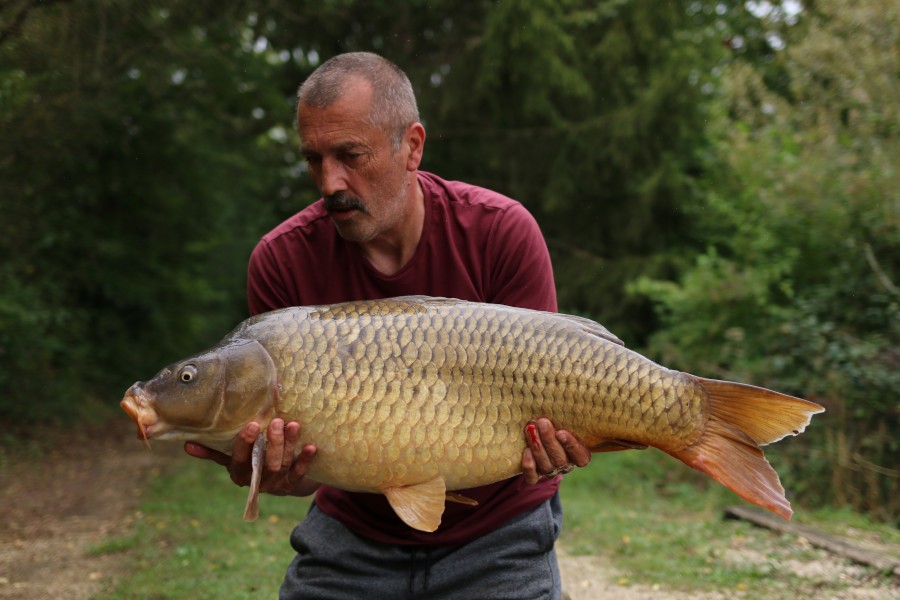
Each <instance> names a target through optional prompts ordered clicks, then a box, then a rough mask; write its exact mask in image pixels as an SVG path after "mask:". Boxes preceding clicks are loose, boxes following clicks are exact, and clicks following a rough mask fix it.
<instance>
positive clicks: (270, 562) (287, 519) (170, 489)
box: [94, 459, 308, 600]
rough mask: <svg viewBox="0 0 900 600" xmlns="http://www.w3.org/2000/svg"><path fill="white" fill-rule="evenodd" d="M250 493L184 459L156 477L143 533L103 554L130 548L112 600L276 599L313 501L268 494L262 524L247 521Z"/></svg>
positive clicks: (140, 522)
mask: <svg viewBox="0 0 900 600" xmlns="http://www.w3.org/2000/svg"><path fill="white" fill-rule="evenodd" d="M245 499H246V488H237V487H235V486H234V485H233V484H232V483H231V482H230V481H229V479H228V476H227V474H226V473H225V470H224V469H221V468H212V465H203V464H196V463H195V462H194V461H191V460H188V459H184V460H178V461H175V463H173V466H172V467H171V468H170V469H167V470H166V471H164V472H162V473H158V472H157V473H154V476H153V477H152V479H151V482H150V489H149V490H148V492H147V493H146V496H145V500H144V501H143V502H142V503H141V510H140V513H139V514H138V515H137V519H136V526H135V531H134V532H133V533H131V534H129V535H128V536H127V537H124V538H120V539H116V540H112V541H110V542H108V543H106V544H104V545H103V546H102V547H97V548H95V549H94V552H95V553H104V552H119V551H122V550H123V549H129V550H130V552H129V558H128V561H129V563H128V567H127V569H126V575H124V576H123V577H122V579H121V580H120V581H119V583H118V586H117V588H116V590H115V591H114V592H113V593H111V594H108V595H106V596H104V598H111V599H117V598H122V599H129V600H132V599H148V600H150V599H152V600H162V599H168V600H175V599H181V598H183V599H189V598H190V599H197V600H203V599H206V598H209V599H213V598H215V599H225V598H234V599H238V598H267V599H268V598H275V597H277V596H278V587H279V585H280V584H281V579H282V578H283V577H284V572H285V570H286V568H287V565H288V563H289V562H290V560H291V559H292V558H293V555H294V553H293V550H292V549H291V547H290V545H289V544H288V535H289V534H290V530H291V528H292V527H293V525H294V524H296V523H297V522H299V521H300V519H301V518H302V517H303V515H304V514H306V511H307V509H308V501H306V500H305V499H296V498H294V499H290V498H277V497H274V496H264V497H263V498H261V500H260V513H261V514H260V519H259V520H258V521H256V522H253V523H245V522H244V521H243V520H242V518H241V515H242V513H243V507H244V500H245Z"/></svg>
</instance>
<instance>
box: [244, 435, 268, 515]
mask: <svg viewBox="0 0 900 600" xmlns="http://www.w3.org/2000/svg"><path fill="white" fill-rule="evenodd" d="M265 457H266V433H265V431H262V432H261V433H260V434H259V435H258V436H256V441H255V442H254V443H253V454H252V455H251V458H250V465H251V468H252V469H253V470H252V471H251V473H250V492H249V493H248V494H247V504H246V505H244V520H245V521H255V520H256V519H258V518H259V482H260V480H261V479H262V466H263V463H264V462H265Z"/></svg>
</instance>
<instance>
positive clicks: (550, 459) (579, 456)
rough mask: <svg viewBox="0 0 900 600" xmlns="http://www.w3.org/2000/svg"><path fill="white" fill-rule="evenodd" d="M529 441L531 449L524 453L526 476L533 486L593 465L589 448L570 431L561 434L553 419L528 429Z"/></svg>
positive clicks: (532, 425) (540, 420) (541, 419)
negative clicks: (590, 464)
mask: <svg viewBox="0 0 900 600" xmlns="http://www.w3.org/2000/svg"><path fill="white" fill-rule="evenodd" d="M525 440H526V443H527V444H528V447H527V448H525V452H523V453H522V474H523V475H525V481H526V482H528V483H530V484H535V483H537V482H538V481H540V479H541V477H554V476H556V475H558V474H559V473H568V472H569V471H571V470H572V469H573V468H574V467H576V466H577V467H584V466H587V464H588V463H590V462H591V451H590V450H588V448H587V446H585V445H584V444H582V443H581V442H579V441H578V440H577V439H576V438H575V436H574V435H572V434H571V433H569V432H568V431H565V430H563V429H560V430H559V431H557V430H556V429H555V428H554V427H553V423H551V422H550V420H549V419H546V418H540V419H538V420H536V421H533V422H531V423H529V424H528V425H526V426H525Z"/></svg>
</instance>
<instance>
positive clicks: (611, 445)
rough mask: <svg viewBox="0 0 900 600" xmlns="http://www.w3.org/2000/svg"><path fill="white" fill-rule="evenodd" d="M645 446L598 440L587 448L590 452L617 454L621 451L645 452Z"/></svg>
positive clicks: (627, 442) (623, 441)
mask: <svg viewBox="0 0 900 600" xmlns="http://www.w3.org/2000/svg"><path fill="white" fill-rule="evenodd" d="M646 449H647V445H646V444H639V443H638V442H632V441H629V440H600V441H598V442H594V443H592V444H591V445H590V446H588V450H590V451H591V452H619V451H621V450H646Z"/></svg>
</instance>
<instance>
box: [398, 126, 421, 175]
mask: <svg viewBox="0 0 900 600" xmlns="http://www.w3.org/2000/svg"><path fill="white" fill-rule="evenodd" d="M403 143H404V145H405V146H406V150H407V156H406V170H407V171H415V170H416V169H418V168H419V164H420V163H421V162H422V153H423V152H424V150H425V127H423V126H422V124H421V123H413V124H412V125H410V126H409V127H408V128H407V129H406V135H404V136H403Z"/></svg>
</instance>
